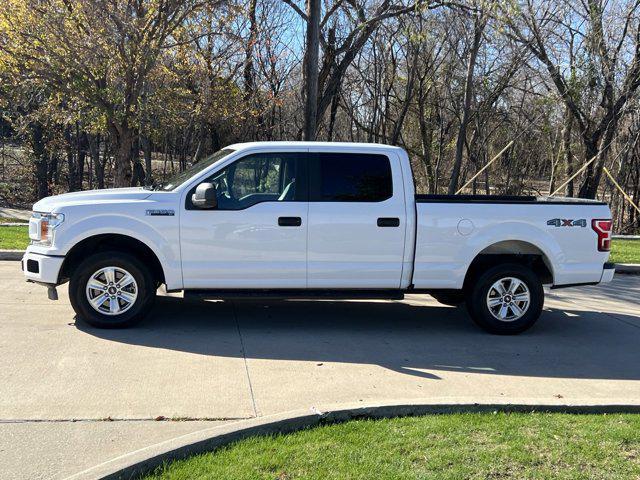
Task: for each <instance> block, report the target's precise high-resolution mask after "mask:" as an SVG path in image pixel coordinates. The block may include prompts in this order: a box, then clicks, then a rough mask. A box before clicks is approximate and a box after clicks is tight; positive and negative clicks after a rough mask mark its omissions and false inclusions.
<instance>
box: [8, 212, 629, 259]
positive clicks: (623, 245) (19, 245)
mask: <svg viewBox="0 0 640 480" xmlns="http://www.w3.org/2000/svg"><path fill="white" fill-rule="evenodd" d="M0 223H1V222H0ZM27 245H29V232H28V230H27V228H26V227H20V226H15V227H0V249H3V248H4V249H12V250H13V249H16V250H23V249H25V248H27ZM609 261H611V262H614V263H640V240H614V241H613V242H612V244H611V258H610V259H609Z"/></svg>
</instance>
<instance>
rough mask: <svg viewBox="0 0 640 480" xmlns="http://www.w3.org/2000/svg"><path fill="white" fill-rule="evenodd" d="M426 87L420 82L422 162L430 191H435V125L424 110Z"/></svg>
mask: <svg viewBox="0 0 640 480" xmlns="http://www.w3.org/2000/svg"><path fill="white" fill-rule="evenodd" d="M424 101H425V98H424V88H423V85H422V82H421V83H420V91H419V96H418V121H419V123H420V145H421V147H422V163H424V167H425V170H426V173H427V181H428V182H429V185H427V187H428V191H429V193H435V187H436V180H435V175H434V173H433V164H432V161H431V142H432V141H433V127H432V126H431V124H430V123H429V125H427V119H426V118H425V111H424Z"/></svg>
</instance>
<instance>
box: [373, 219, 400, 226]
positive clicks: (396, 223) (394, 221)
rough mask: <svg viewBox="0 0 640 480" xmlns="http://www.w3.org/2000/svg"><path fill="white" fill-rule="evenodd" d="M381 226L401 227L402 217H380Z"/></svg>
mask: <svg viewBox="0 0 640 480" xmlns="http://www.w3.org/2000/svg"><path fill="white" fill-rule="evenodd" d="M378 226H379V227H399V226H400V219H399V218H395V217H380V218H379V219H378Z"/></svg>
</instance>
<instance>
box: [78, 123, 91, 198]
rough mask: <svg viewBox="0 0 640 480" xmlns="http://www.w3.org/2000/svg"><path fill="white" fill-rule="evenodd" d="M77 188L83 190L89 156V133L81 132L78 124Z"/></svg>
mask: <svg viewBox="0 0 640 480" xmlns="http://www.w3.org/2000/svg"><path fill="white" fill-rule="evenodd" d="M76 143H77V150H78V151H77V152H76V190H82V181H83V179H84V163H85V160H86V158H87V148H88V145H87V133H86V132H81V131H80V130H79V128H78V127H77V126H76Z"/></svg>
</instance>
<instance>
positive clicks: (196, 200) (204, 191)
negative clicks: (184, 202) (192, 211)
mask: <svg viewBox="0 0 640 480" xmlns="http://www.w3.org/2000/svg"><path fill="white" fill-rule="evenodd" d="M191 203H192V204H193V206H194V207H196V208H202V209H212V208H216V207H217V206H218V200H217V198H216V187H215V186H214V185H213V183H201V184H200V185H198V186H197V187H196V191H195V193H194V194H193V195H191Z"/></svg>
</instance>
